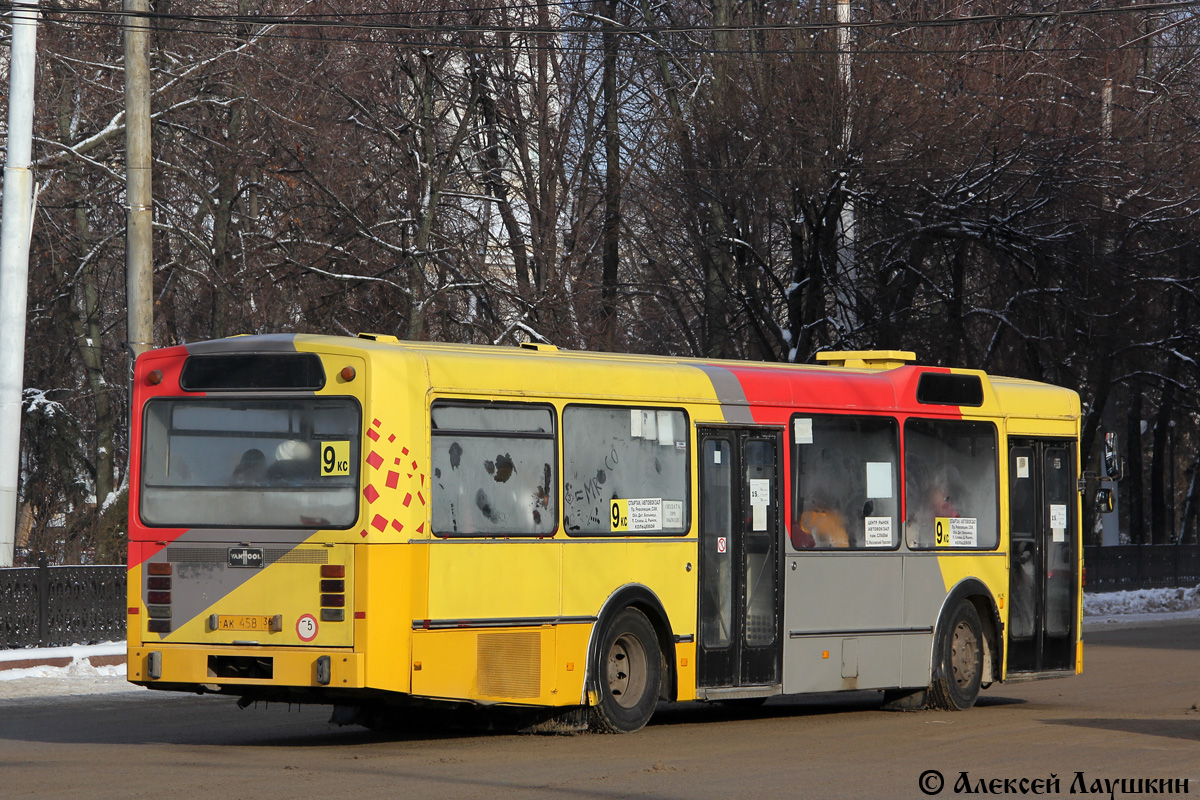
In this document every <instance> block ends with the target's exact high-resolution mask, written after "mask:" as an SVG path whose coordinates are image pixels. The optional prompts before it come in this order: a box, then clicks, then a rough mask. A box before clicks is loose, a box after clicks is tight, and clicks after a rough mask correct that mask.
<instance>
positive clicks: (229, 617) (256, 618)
mask: <svg viewBox="0 0 1200 800" xmlns="http://www.w3.org/2000/svg"><path fill="white" fill-rule="evenodd" d="M282 627H283V626H282V625H279V624H277V620H276V618H275V617H268V616H264V615H258V614H241V615H238V614H221V615H219V616H218V617H217V630H219V631H259V632H261V633H271V632H273V631H278V630H280V629H282Z"/></svg>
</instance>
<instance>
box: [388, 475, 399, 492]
mask: <svg viewBox="0 0 1200 800" xmlns="http://www.w3.org/2000/svg"><path fill="white" fill-rule="evenodd" d="M399 484H400V473H399V472H391V471H389V472H388V476H387V487H388V488H389V489H395V488H396V487H397V486H398V485H399Z"/></svg>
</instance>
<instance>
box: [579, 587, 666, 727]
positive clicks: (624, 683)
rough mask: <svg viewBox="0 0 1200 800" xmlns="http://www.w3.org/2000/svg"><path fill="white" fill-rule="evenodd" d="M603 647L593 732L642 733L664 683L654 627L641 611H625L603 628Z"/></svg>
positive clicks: (600, 657) (593, 715) (597, 651)
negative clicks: (639, 731) (640, 731)
mask: <svg viewBox="0 0 1200 800" xmlns="http://www.w3.org/2000/svg"><path fill="white" fill-rule="evenodd" d="M599 642H600V646H599V647H598V648H597V649H596V655H597V663H596V670H595V675H596V689H597V695H598V701H597V703H596V705H595V706H593V707H592V727H593V729H595V730H597V731H600V732H602V733H633V732H634V731H638V730H641V729H642V728H643V727H644V726H645V724H646V723H647V722H649V721H650V715H651V714H653V713H654V706H655V704H656V703H657V702H658V695H659V689H660V684H661V682H662V654H661V651H660V648H659V645H658V636H657V635H656V634H655V633H654V626H653V625H651V624H650V620H648V619H646V615H645V614H643V613H642V612H641V611H638V610H637V609H636V608H625V609H622V610H621V611H620V613H618V614H617V615H616V616H614V617H613V618H612V620H611V621H610V622H609V623H608V625H607V626H606V627H605V628H604V632H603V634H602V635H601V637H600V640H599Z"/></svg>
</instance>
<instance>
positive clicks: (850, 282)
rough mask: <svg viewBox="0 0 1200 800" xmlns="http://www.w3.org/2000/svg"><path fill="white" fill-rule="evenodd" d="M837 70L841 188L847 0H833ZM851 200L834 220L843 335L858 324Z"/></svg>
mask: <svg viewBox="0 0 1200 800" xmlns="http://www.w3.org/2000/svg"><path fill="white" fill-rule="evenodd" d="M836 12H837V71H838V88H839V89H840V90H841V100H842V115H841V130H840V131H839V132H838V133H839V137H840V139H839V142H838V145H839V150H838V154H839V156H840V161H841V163H840V164H839V165H838V170H839V171H840V172H841V176H840V177H839V178H838V181H839V182H840V183H841V184H842V191H843V192H845V191H846V184H847V183H849V181H850V138H851V132H852V131H853V125H854V117H853V104H852V103H851V97H852V95H853V89H854V86H853V82H852V76H851V72H850V0H837V4H836ZM855 216H856V215H855V209H854V201H853V200H851V199H848V198H847V199H846V201H845V202H844V203H843V204H842V211H841V215H840V217H839V220H838V223H839V224H838V247H837V253H838V267H839V269H838V272H839V275H838V278H837V280H836V282H835V283H834V294H835V296H836V297H837V300H838V306H839V307H838V309H837V311H836V312H835V314H836V316H835V319H837V321H838V327H839V328H840V329H841V330H839V331H838V333H839V334H840V335H841V336H842V337H843V339H844V338H845V337H846V336H848V335H849V334H851V333H852V332H853V331H854V330H855V329H856V328H857V327H858V324H859V320H858V313H857V309H856V307H855V303H854V296H855V286H856V284H857V283H858V252H857V242H856V241H855V239H856V230H855V228H856V221H855Z"/></svg>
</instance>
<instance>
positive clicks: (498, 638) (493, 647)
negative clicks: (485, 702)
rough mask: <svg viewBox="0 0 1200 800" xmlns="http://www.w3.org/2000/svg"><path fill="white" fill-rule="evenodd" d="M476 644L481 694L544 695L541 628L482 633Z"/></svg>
mask: <svg viewBox="0 0 1200 800" xmlns="http://www.w3.org/2000/svg"><path fill="white" fill-rule="evenodd" d="M477 647H478V663H477V668H478V675H479V694H480V695H482V696H485V697H521V698H531V697H539V696H540V695H541V693H542V682H541V675H542V635H541V633H540V632H538V631H519V632H514V633H481V634H479V639H478V644H477Z"/></svg>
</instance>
